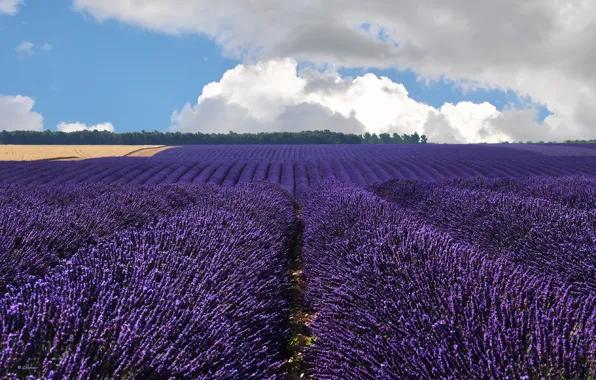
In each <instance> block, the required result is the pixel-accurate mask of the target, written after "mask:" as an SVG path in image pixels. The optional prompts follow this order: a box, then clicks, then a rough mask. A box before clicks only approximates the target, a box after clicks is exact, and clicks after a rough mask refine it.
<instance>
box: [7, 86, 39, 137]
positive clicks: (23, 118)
mask: <svg viewBox="0 0 596 380" xmlns="http://www.w3.org/2000/svg"><path fill="white" fill-rule="evenodd" d="M34 104H35V101H34V100H33V99H31V98H30V97H28V96H21V95H17V96H8V95H2V94H0V131H18V130H32V131H40V130H42V129H43V117H42V116H41V115H40V114H39V113H37V112H33V111H31V110H32V109H33V105H34Z"/></svg>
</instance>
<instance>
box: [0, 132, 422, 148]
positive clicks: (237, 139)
mask: <svg viewBox="0 0 596 380" xmlns="http://www.w3.org/2000/svg"><path fill="white" fill-rule="evenodd" d="M2 142H3V143H4V144H25V145H42V144H47V145H79V144H84V145H219V144H246V145H253V144H256V145H274V144H309V145H311V144H312V145H316V144H426V142H427V141H426V136H424V135H422V136H421V137H420V136H418V133H414V134H413V135H406V134H404V135H403V136H400V135H398V134H397V133H394V134H393V135H392V136H390V135H389V134H388V133H381V134H380V135H377V134H375V133H373V134H372V135H371V134H370V133H368V132H367V133H365V134H364V135H362V136H361V135H354V134H345V133H340V132H331V131H330V130H328V129H326V130H324V131H303V132H269V133H264V132H261V133H235V132H233V131H229V132H228V133H180V132H165V133H164V132H159V131H153V132H147V131H145V130H143V131H140V132H125V133H113V132H108V131H101V132H100V131H80V132H70V133H66V132H53V131H50V130H44V131H43V132H36V131H10V132H9V131H2V132H0V144H1V143H2Z"/></svg>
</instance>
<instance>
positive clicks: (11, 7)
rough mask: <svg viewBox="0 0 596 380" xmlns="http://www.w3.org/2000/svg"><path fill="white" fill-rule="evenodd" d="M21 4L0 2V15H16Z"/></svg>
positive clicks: (8, 0)
mask: <svg viewBox="0 0 596 380" xmlns="http://www.w3.org/2000/svg"><path fill="white" fill-rule="evenodd" d="M22 3H23V0H0V15H2V14H7V15H10V16H14V15H16V14H17V13H18V11H19V5H21V4H22Z"/></svg>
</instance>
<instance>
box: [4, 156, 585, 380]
mask: <svg viewBox="0 0 596 380" xmlns="http://www.w3.org/2000/svg"><path fill="white" fill-rule="evenodd" d="M0 209H1V210H2V212H1V214H0V378H15V379H16V378H23V379H37V378H43V379H71V378H72V379H95V378H106V379H144V378H156V379H161V378H164V379H187V378H191V379H299V378H315V379H595V378H596V149H595V146H592V145H590V144H577V145H556V144H548V145H531V144H519V145H518V144H507V145H461V146H458V145H379V146H375V145H362V146H360V145H354V146H349V145H337V146H272V145H269V146H186V147H181V148H171V149H168V150H164V151H163V152H160V153H158V154H156V155H155V156H154V157H150V158H149V157H120V158H100V159H88V160H83V161H73V162H48V161H37V162H0Z"/></svg>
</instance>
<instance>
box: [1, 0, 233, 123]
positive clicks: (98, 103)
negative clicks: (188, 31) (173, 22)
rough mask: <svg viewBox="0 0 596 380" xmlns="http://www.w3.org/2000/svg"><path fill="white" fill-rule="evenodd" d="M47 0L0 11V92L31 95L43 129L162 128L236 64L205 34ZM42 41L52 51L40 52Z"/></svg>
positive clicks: (55, 0)
mask: <svg viewBox="0 0 596 380" xmlns="http://www.w3.org/2000/svg"><path fill="white" fill-rule="evenodd" d="M52 3H53V4H54V6H53V7H49V6H47V3H46V2H45V1H41V0H37V1H30V2H29V3H27V4H26V6H24V7H22V9H21V11H20V12H19V13H18V14H17V15H16V16H14V17H9V16H0V51H1V54H2V58H1V59H0V72H2V73H5V74H4V75H3V78H2V80H1V81H0V93H1V94H7V95H8V94H10V95H16V94H23V95H27V96H30V97H32V98H34V100H35V107H34V111H37V112H39V113H41V114H42V115H43V117H44V119H45V120H44V125H45V127H46V128H49V129H55V126H56V125H57V124H58V123H59V122H61V121H66V122H75V121H80V122H83V123H86V124H88V125H94V124H98V123H102V122H105V121H109V122H112V123H113V124H114V125H115V126H116V129H117V131H120V132H125V131H134V130H139V131H140V130H142V129H146V130H155V129H157V130H165V129H167V127H168V125H169V121H170V120H169V119H170V115H171V113H172V111H173V110H174V109H176V108H180V107H181V106H182V105H184V103H185V102H187V101H192V100H195V99H196V98H197V97H198V96H199V95H200V91H201V89H202V87H203V86H204V85H205V84H207V83H209V82H210V81H213V80H218V79H219V78H221V75H222V74H223V73H224V72H225V71H226V70H228V69H230V68H232V67H234V66H235V65H236V64H237V62H235V61H231V60H228V59H225V58H222V57H221V54H220V49H219V48H218V47H217V46H216V45H215V44H214V43H213V42H212V41H210V40H209V39H208V38H205V37H201V36H184V37H172V36H164V35H160V34H157V33H151V32H147V31H145V30H142V29H140V28H137V27H134V26H126V25H123V24H121V23H118V22H116V21H107V22H105V23H103V24H100V23H98V22H97V21H95V20H94V19H92V18H90V17H86V16H84V15H81V14H80V13H75V12H73V11H72V10H71V4H70V1H66V0H52ZM23 41H31V42H32V43H33V44H34V53H33V54H32V55H25V56H19V54H18V53H17V52H16V51H15V48H16V47H17V46H18V45H19V44H20V43H21V42H23ZM45 43H49V44H51V45H52V48H51V50H50V51H39V50H38V49H39V47H41V46H42V45H43V44H45ZM6 73H10V74H8V75H7V74H6Z"/></svg>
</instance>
